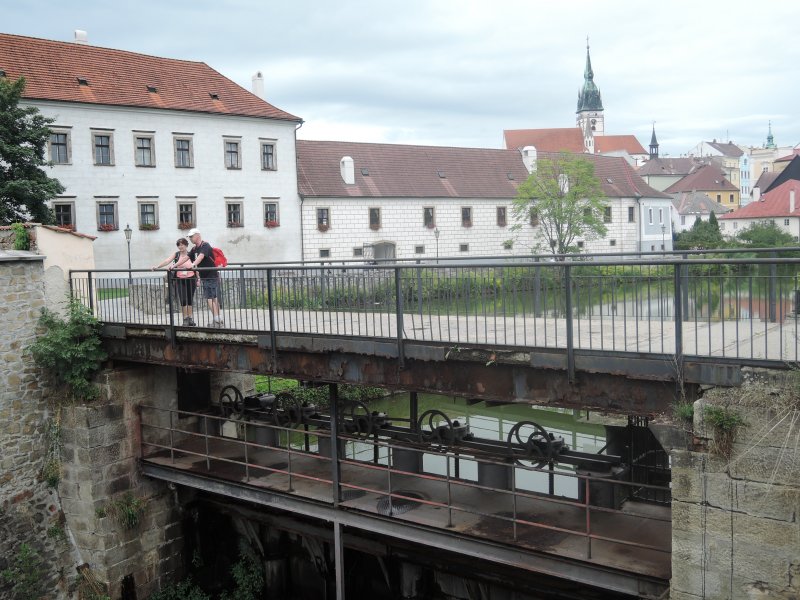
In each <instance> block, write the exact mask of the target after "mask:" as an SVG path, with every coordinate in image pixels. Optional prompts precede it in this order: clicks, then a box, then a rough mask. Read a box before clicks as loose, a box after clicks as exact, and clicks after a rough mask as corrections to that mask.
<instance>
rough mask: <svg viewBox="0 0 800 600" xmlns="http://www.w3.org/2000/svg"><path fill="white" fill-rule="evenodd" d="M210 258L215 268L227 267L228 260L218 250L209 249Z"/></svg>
mask: <svg viewBox="0 0 800 600" xmlns="http://www.w3.org/2000/svg"><path fill="white" fill-rule="evenodd" d="M211 254H212V256H211V258H212V259H213V260H214V266H215V267H227V266H228V258H227V257H226V256H225V253H224V252H223V251H222V250H221V249H220V248H213V247H212V248H211Z"/></svg>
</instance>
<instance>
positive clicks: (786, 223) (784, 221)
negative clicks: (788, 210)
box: [783, 219, 789, 227]
mask: <svg viewBox="0 0 800 600" xmlns="http://www.w3.org/2000/svg"><path fill="white" fill-rule="evenodd" d="M783 224H784V226H785V227H788V226H789V219H784V220H783Z"/></svg>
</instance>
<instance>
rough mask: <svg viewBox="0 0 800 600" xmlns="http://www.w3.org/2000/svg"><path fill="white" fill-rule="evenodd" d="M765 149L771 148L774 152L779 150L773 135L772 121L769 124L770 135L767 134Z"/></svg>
mask: <svg viewBox="0 0 800 600" xmlns="http://www.w3.org/2000/svg"><path fill="white" fill-rule="evenodd" d="M764 148H769V149H770V150H774V149H775V148H777V146H776V145H775V138H774V137H773V135H772V121H770V122H769V133H767V145H766V146H764Z"/></svg>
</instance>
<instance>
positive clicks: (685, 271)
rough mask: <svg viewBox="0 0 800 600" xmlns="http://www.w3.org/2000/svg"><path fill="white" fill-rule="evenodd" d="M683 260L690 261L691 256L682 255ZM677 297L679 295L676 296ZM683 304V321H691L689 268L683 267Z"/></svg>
mask: <svg viewBox="0 0 800 600" xmlns="http://www.w3.org/2000/svg"><path fill="white" fill-rule="evenodd" d="M682 258H683V260H688V259H689V255H688V254H684V255H682ZM676 297H677V294H676ZM681 302H682V308H683V320H684V321H688V320H689V266H688V265H681Z"/></svg>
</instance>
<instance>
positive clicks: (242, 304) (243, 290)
mask: <svg viewBox="0 0 800 600" xmlns="http://www.w3.org/2000/svg"><path fill="white" fill-rule="evenodd" d="M239 308H247V285H246V281H245V278H244V269H242V270H241V271H239Z"/></svg>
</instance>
